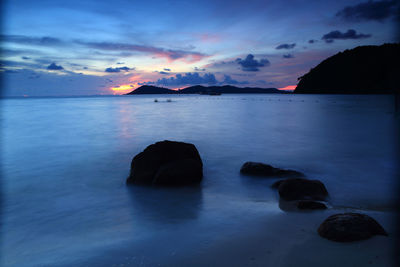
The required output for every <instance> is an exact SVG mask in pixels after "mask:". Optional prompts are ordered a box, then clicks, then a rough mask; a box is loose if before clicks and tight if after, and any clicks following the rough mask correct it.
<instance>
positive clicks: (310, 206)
mask: <svg viewBox="0 0 400 267" xmlns="http://www.w3.org/2000/svg"><path fill="white" fill-rule="evenodd" d="M297 208H298V209H300V210H325V209H327V207H326V205H325V204H324V203H321V202H317V201H312V200H300V201H299V202H297Z"/></svg>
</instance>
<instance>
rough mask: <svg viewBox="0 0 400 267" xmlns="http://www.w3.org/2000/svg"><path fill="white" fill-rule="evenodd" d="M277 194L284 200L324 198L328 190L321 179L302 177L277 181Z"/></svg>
mask: <svg viewBox="0 0 400 267" xmlns="http://www.w3.org/2000/svg"><path fill="white" fill-rule="evenodd" d="M274 186H278V192H279V196H280V197H281V198H282V199H284V200H325V198H326V197H327V196H328V191H327V190H326V188H325V186H324V184H323V183H321V181H318V180H308V179H302V178H295V179H287V180H283V181H278V183H277V185H274Z"/></svg>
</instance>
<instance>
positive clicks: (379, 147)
mask: <svg viewBox="0 0 400 267" xmlns="http://www.w3.org/2000/svg"><path fill="white" fill-rule="evenodd" d="M155 98H157V99H158V100H159V102H158V103H155V102H154V101H153V100H154V99H155ZM167 98H170V99H171V100H172V102H167V101H166V100H167ZM1 109H2V115H1V116H2V122H1V126H2V131H1V134H2V136H1V146H2V147H1V153H2V154H1V161H2V162H1V165H2V166H1V169H2V176H3V179H2V191H3V206H2V216H1V220H2V221H1V223H2V225H1V229H0V231H1V233H0V234H1V251H0V253H1V254H0V257H1V259H0V260H1V262H0V265H2V266H46V265H48V266H57V265H60V266H61V265H80V264H82V262H83V263H84V262H85V260H86V259H89V258H96V257H97V256H98V255H99V254H101V253H105V251H110V250H113V249H114V250H118V248H119V247H124V246H125V244H127V243H129V244H132V243H135V242H140V244H142V245H141V247H142V249H143V251H145V250H146V248H147V247H149V246H151V244H152V243H151V242H150V241H149V240H154V239H156V240H158V241H159V242H165V243H166V246H167V247H168V244H170V243H171V242H175V241H176V242H175V244H176V247H179V246H180V247H182V248H183V247H185V246H190V244H188V243H190V242H194V243H195V242H197V241H199V242H200V241H201V240H203V239H202V238H204V235H206V236H208V237H214V238H216V237H215V236H218V233H219V232H221V231H223V229H225V228H229V227H237V228H238V229H239V230H240V227H241V226H240V225H241V223H240V222H241V221H243V222H245V221H246V220H251V218H254V217H257V216H259V214H260V213H263V214H264V215H265V214H266V213H267V214H270V215H271V216H274V214H280V213H283V212H284V211H282V210H280V209H279V205H278V196H277V193H276V192H275V191H273V190H271V189H270V188H269V185H270V184H271V183H272V182H274V181H275V180H274V179H254V178H249V177H244V176H241V175H240V174H239V169H240V167H241V165H242V164H243V163H244V162H245V161H249V160H251V161H261V162H265V163H269V164H271V165H274V166H277V167H282V168H291V169H296V170H299V171H302V172H304V173H305V174H306V175H307V177H309V178H314V179H320V180H321V181H323V182H324V183H325V185H326V187H327V189H328V191H329V193H330V197H331V199H330V202H329V203H330V205H331V206H332V207H336V208H338V209H340V208H358V209H362V210H377V211H394V210H395V208H396V207H395V205H394V203H395V200H396V197H397V196H396V194H395V191H394V190H395V189H397V188H396V186H395V185H396V181H395V173H396V171H397V169H396V168H397V165H396V164H397V162H396V160H397V155H396V152H397V146H396V144H397V136H396V133H395V130H396V129H395V128H396V123H398V121H396V117H395V116H394V102H393V97H392V96H334V95H326V96H323V95H222V96H197V95H192V96H170V97H169V96H168V97H167V96H154V95H153V96H119V97H76V98H72V97H71V98H14V99H2V100H1ZM161 140H177V141H185V142H190V143H193V144H195V145H196V147H197V148H198V150H199V152H200V155H201V156H202V159H203V163H204V174H205V177H204V180H203V182H202V185H201V187H200V188H184V189H151V188H143V187H127V186H126V185H125V179H126V177H127V176H128V174H129V167H130V161H131V159H132V157H133V156H134V155H136V154H137V153H139V152H140V151H142V150H143V149H144V148H145V147H146V146H147V145H149V144H152V143H154V142H156V141H161ZM172 233H173V234H172ZM171 236H174V238H175V239H176V240H171ZM190 240H191V241H190ZM146 246H147V247H146ZM143 251H140V250H138V251H135V252H132V259H134V256H135V255H136V254H137V255H145V253H144V252H143ZM142 252H143V253H142ZM135 253H136V254H135ZM153 253H154V252H153ZM157 253H158V254H157ZM157 253H155V255H153V257H162V256H163V255H161V254H162V253H170V251H168V252H166V251H158V252H157ZM171 253H172V252H171ZM137 260H139V261H142V262H143V261H146V260H147V261H149V259H144V258H142V259H140V258H139V259H137ZM139 261H138V262H139ZM139 263H140V262H139ZM97 265H101V264H97ZM137 265H139V264H137Z"/></svg>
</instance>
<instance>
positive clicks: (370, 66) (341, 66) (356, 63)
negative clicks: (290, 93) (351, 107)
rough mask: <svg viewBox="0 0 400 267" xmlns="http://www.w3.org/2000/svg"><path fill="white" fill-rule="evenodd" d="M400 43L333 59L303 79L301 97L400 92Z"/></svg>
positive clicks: (365, 48) (298, 90) (363, 48)
mask: <svg viewBox="0 0 400 267" xmlns="http://www.w3.org/2000/svg"><path fill="white" fill-rule="evenodd" d="M399 58H400V44H398V43H396V44H384V45H381V46H359V47H356V48H354V49H351V50H345V51H344V52H340V53H338V54H336V55H334V56H332V57H329V58H327V59H325V60H324V61H322V62H321V63H320V64H318V65H317V66H316V67H315V68H313V69H311V70H310V71H309V72H308V73H307V74H305V75H304V76H302V77H300V78H299V80H300V81H299V83H298V85H297V87H296V89H295V91H294V92H295V93H298V94H304V93H305V94H393V93H400V65H399V62H398V59H399Z"/></svg>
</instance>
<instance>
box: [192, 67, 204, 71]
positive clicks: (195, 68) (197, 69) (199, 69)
mask: <svg viewBox="0 0 400 267" xmlns="http://www.w3.org/2000/svg"><path fill="white" fill-rule="evenodd" d="M194 70H195V71H206V69H204V68H203V69H201V68H198V67H194Z"/></svg>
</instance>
